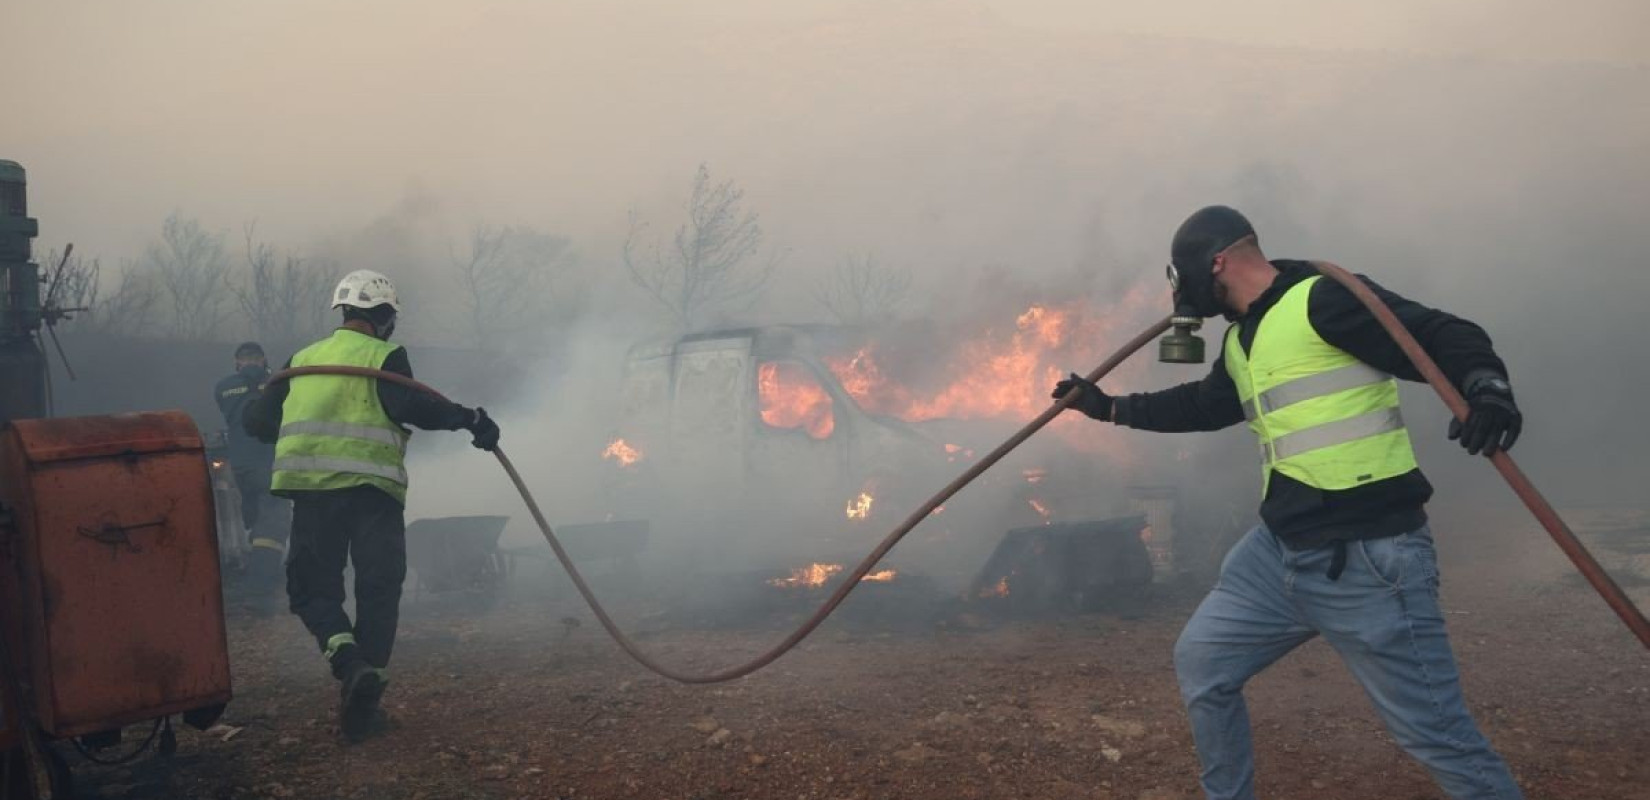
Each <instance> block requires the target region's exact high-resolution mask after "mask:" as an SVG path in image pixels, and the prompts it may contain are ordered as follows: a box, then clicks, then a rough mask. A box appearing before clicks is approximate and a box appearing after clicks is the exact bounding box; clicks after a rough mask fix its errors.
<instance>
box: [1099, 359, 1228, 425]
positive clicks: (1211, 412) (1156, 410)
mask: <svg viewBox="0 0 1650 800" xmlns="http://www.w3.org/2000/svg"><path fill="white" fill-rule="evenodd" d="M1222 341H1224V337H1222ZM1113 415H1114V421H1115V422H1116V423H1117V424H1118V425H1124V426H1127V427H1130V428H1138V429H1140V430H1143V431H1158V432H1162V433H1185V432H1188V431H1218V430H1220V429H1222V428H1229V427H1231V426H1233V425H1236V424H1238V423H1239V422H1242V421H1243V404H1242V402H1241V401H1239V400H1238V393H1237V385H1236V384H1234V383H1232V376H1231V375H1229V374H1227V372H1226V358H1225V353H1224V352H1222V354H1221V357H1219V358H1216V359H1215V363H1214V365H1213V366H1212V368H1211V369H1210V370H1209V374H1208V375H1206V376H1204V378H1203V380H1200V381H1193V382H1191V383H1183V384H1181V385H1179V386H1175V387H1171V388H1168V389H1164V390H1162V391H1158V392H1146V393H1144V394H1130V395H1124V396H1122V397H1119V398H1117V404H1116V409H1115V411H1114V412H1113Z"/></svg>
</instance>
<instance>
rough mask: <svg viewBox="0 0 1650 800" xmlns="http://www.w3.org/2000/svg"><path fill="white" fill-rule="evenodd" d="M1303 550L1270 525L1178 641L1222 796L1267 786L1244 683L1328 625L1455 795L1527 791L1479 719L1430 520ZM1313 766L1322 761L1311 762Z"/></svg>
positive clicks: (1326, 632) (1214, 789)
mask: <svg viewBox="0 0 1650 800" xmlns="http://www.w3.org/2000/svg"><path fill="white" fill-rule="evenodd" d="M1344 546H1345V547H1346V555H1345V569H1344V571H1343V572H1342V573H1341V574H1340V575H1339V577H1338V578H1337V579H1333V580H1332V579H1331V578H1330V577H1329V573H1330V566H1331V564H1332V563H1333V562H1334V561H1335V557H1334V550H1335V549H1336V546H1335V545H1327V546H1325V547H1321V548H1318V549H1314V550H1303V551H1298V552H1297V551H1292V550H1289V549H1288V548H1286V547H1284V546H1283V545H1282V544H1281V543H1280V542H1279V541H1278V540H1277V538H1276V537H1274V536H1273V535H1272V534H1271V532H1270V531H1267V530H1266V529H1265V528H1264V527H1259V528H1256V529H1254V530H1252V531H1250V532H1249V534H1248V535H1247V536H1245V537H1244V538H1243V540H1242V541H1240V542H1239V543H1238V544H1237V546H1236V547H1234V548H1232V552H1231V553H1229V554H1227V556H1226V561H1225V563H1224V564H1222V565H1221V569H1220V581H1219V583H1218V584H1217V585H1216V587H1215V589H1214V591H1212V592H1210V593H1209V596H1208V597H1207V598H1205V599H1204V600H1203V603H1202V605H1200V606H1199V607H1198V609H1197V612H1196V613H1195V614H1193V615H1192V618H1191V620H1190V621H1188V622H1187V623H1186V628H1185V630H1184V631H1182V632H1181V634H1180V640H1179V641H1178V642H1177V643H1176V644H1175V650H1174V663H1175V673H1176V674H1177V676H1178V677H1179V679H1180V694H1181V698H1182V699H1183V700H1184V701H1185V703H1186V711H1187V714H1188V716H1189V717H1190V719H1191V725H1192V736H1193V738H1194V739H1195V740H1196V742H1197V753H1198V759H1199V760H1200V761H1202V763H1203V776H1202V778H1203V790H1204V792H1205V793H1207V795H1208V796H1209V798H1210V800H1252V799H1253V798H1254V797H1255V789H1254V777H1255V761H1254V749H1253V744H1252V742H1251V740H1250V731H1249V712H1248V708H1247V707H1246V706H1245V704H1244V701H1243V686H1244V684H1245V683H1246V682H1248V680H1249V678H1251V677H1253V676H1254V675H1255V674H1256V673H1258V672H1260V671H1261V670H1262V669H1265V668H1266V667H1267V666H1268V665H1270V664H1271V663H1272V662H1274V661H1276V660H1278V659H1279V658H1281V657H1283V655H1284V654H1285V653H1288V652H1289V651H1290V650H1293V649H1295V648H1296V647H1298V646H1300V645H1301V644H1303V643H1305V642H1306V641H1307V640H1309V639H1311V638H1312V637H1314V636H1318V635H1322V636H1323V637H1324V639H1325V640H1326V641H1327V642H1329V644H1330V646H1332V647H1334V648H1335V651H1336V652H1337V653H1339V654H1340V657H1341V660H1342V661H1343V662H1344V663H1345V664H1346V665H1347V667H1348V668H1349V669H1350V670H1351V671H1352V674H1353V675H1354V676H1355V677H1356V678H1357V679H1358V682H1359V683H1361V684H1362V685H1363V688H1364V691H1365V692H1366V693H1368V695H1369V698H1370V700H1371V701H1372V702H1373V703H1374V705H1375V710H1376V711H1377V712H1379V713H1380V715H1381V719H1382V721H1383V722H1385V723H1386V728H1387V730H1388V731H1389V732H1390V733H1391V734H1392V737H1393V739H1395V740H1396V741H1397V743H1398V745H1399V746H1400V747H1402V748H1404V750H1406V751H1407V752H1408V753H1409V754H1410V755H1411V756H1412V757H1414V758H1415V759H1416V760H1417V761H1419V762H1421V765H1422V766H1424V767H1426V769H1427V770H1428V771H1429V772H1431V773H1432V777H1433V779H1434V780H1436V781H1437V782H1438V785H1439V786H1440V787H1441V788H1442V789H1443V790H1444V791H1445V792H1446V793H1448V794H1449V796H1450V797H1452V798H1456V800H1467V799H1468V798H1470V799H1471V800H1489V798H1494V799H1495V800H1517V798H1522V797H1523V795H1522V794H1521V793H1520V792H1519V789H1518V786H1517V784H1515V783H1514V782H1513V778H1512V774H1511V773H1510V772H1509V771H1508V769H1507V765H1506V763H1505V762H1503V761H1502V760H1501V758H1500V756H1498V755H1496V754H1495V751H1493V750H1492V749H1490V744H1489V741H1488V740H1486V739H1485V738H1484V735H1483V734H1482V733H1480V732H1479V730H1478V726H1477V725H1476V724H1475V723H1474V722H1473V719H1472V716H1471V715H1470V714H1469V713H1468V712H1467V708H1466V705H1465V703H1464V701H1463V700H1462V697H1461V681H1460V674H1459V672H1458V671H1457V669H1456V665H1455V655H1454V653H1453V652H1451V650H1450V644H1449V637H1448V635H1447V634H1446V633H1445V631H1444V617H1443V613H1442V612H1441V611H1440V610H1439V607H1438V562H1437V556H1436V554H1435V553H1434V551H1433V546H1432V534H1431V532H1430V531H1428V530H1427V528H1425V527H1422V528H1420V529H1419V530H1416V531H1413V532H1410V533H1406V534H1401V535H1398V536H1392V537H1387V538H1383V539H1371V540H1367V541H1358V542H1347V543H1345V545H1344ZM1302 768H1305V769H1317V767H1316V766H1314V765H1307V764H1303V765H1302Z"/></svg>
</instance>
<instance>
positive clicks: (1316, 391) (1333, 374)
mask: <svg viewBox="0 0 1650 800" xmlns="http://www.w3.org/2000/svg"><path fill="white" fill-rule="evenodd" d="M1391 378H1392V376H1391V375H1388V374H1386V373H1385V372H1382V371H1380V370H1378V369H1376V368H1374V367H1372V366H1370V365H1368V364H1365V363H1364V362H1362V361H1359V362H1357V363H1356V364H1348V365H1346V366H1344V367H1341V368H1339V369H1332V370H1330V371H1328V372H1320V373H1318V374H1316V375H1307V376H1306V377H1304V378H1296V379H1295V380H1292V381H1290V382H1288V383H1284V384H1279V385H1277V386H1274V387H1272V388H1270V389H1267V390H1266V391H1264V392H1261V393H1260V397H1259V400H1260V403H1259V405H1260V407H1261V408H1264V409H1266V410H1267V411H1277V410H1278V409H1280V408H1285V407H1287V406H1292V405H1294V404H1296V403H1299V402H1301V401H1304V400H1311V399H1312V398H1314V397H1323V396H1324V395H1330V394H1334V393H1336V392H1344V391H1346V390H1347V389H1356V388H1358V387H1360V386H1368V385H1370V384H1372V383H1380V382H1382V381H1385V380H1390V379H1391ZM1255 405H1256V404H1255V403H1254V402H1247V403H1244V404H1243V418H1244V419H1247V420H1249V421H1250V422H1253V421H1254V420H1255V417H1256V416H1258V414H1257V413H1256V411H1255Z"/></svg>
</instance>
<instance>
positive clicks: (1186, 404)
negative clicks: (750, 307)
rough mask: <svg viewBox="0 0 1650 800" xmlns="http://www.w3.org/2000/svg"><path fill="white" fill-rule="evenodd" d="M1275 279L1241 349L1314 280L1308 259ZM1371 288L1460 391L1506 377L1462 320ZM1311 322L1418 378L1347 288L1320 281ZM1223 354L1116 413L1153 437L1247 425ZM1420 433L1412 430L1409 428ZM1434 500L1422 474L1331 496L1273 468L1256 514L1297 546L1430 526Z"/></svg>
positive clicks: (1376, 361)
mask: <svg viewBox="0 0 1650 800" xmlns="http://www.w3.org/2000/svg"><path fill="white" fill-rule="evenodd" d="M1272 263H1273V266H1276V267H1277V268H1278V277H1277V280H1275V281H1273V283H1272V285H1271V287H1269V288H1268V289H1267V290H1266V291H1265V292H1264V293H1263V294H1261V296H1260V297H1259V298H1258V299H1257V300H1256V301H1255V302H1254V304H1253V305H1251V306H1250V307H1249V312H1248V313H1247V314H1244V315H1243V316H1242V317H1239V318H1238V319H1237V320H1235V321H1234V322H1233V323H1232V324H1234V325H1236V326H1238V342H1239V344H1240V345H1241V346H1242V347H1243V348H1244V350H1245V351H1247V350H1248V349H1249V347H1250V346H1251V345H1252V344H1253V343H1254V340H1255V331H1256V329H1257V328H1258V327H1259V323H1260V320H1261V317H1263V316H1265V314H1266V312H1267V311H1268V310H1269V309H1271V308H1272V306H1273V305H1275V304H1277V302H1278V299H1279V298H1281V297H1283V295H1284V293H1285V292H1287V291H1288V290H1289V289H1290V288H1291V287H1293V286H1294V285H1295V284H1297V283H1300V282H1301V281H1303V280H1306V279H1307V278H1310V277H1312V276H1313V275H1316V274H1318V272H1317V270H1316V269H1315V268H1313V266H1312V265H1311V264H1310V263H1308V262H1305V261H1281V260H1280V261H1274V262H1272ZM1358 277H1359V279H1360V280H1362V281H1363V282H1364V283H1365V285H1367V286H1369V288H1371V289H1373V290H1374V291H1375V294H1376V295H1378V296H1379V297H1380V298H1381V300H1383V301H1384V302H1385V303H1386V304H1387V305H1388V306H1390V307H1391V308H1392V311H1393V313H1394V314H1395V315H1396V316H1397V317H1398V320H1399V321H1400V322H1402V323H1403V324H1404V327H1405V328H1406V329H1407V330H1408V331H1409V332H1410V334H1411V335H1413V336H1414V337H1415V339H1416V341H1418V342H1420V344H1421V347H1422V349H1424V350H1425V351H1426V352H1427V355H1429V356H1431V357H1432V359H1433V360H1434V361H1436V362H1438V367H1439V368H1440V369H1442V370H1443V372H1444V375H1445V376H1446V377H1448V378H1449V380H1450V382H1451V383H1453V384H1455V386H1456V387H1457V388H1464V387H1465V386H1466V384H1467V383H1468V378H1469V376H1474V377H1476V374H1477V373H1480V372H1484V371H1488V372H1493V373H1495V374H1498V375H1500V376H1502V377H1506V375H1507V367H1506V365H1505V364H1503V363H1502V362H1501V359H1500V357H1498V356H1497V355H1496V354H1495V349H1494V347H1493V346H1492V345H1491V343H1490V337H1489V335H1488V334H1486V333H1484V329H1483V328H1480V327H1478V326H1477V325H1474V324H1473V323H1471V322H1468V321H1466V320H1464V319H1461V318H1460V317H1457V316H1454V315H1452V314H1447V313H1445V312H1443V311H1438V310H1436V309H1431V308H1427V307H1426V306H1423V305H1421V304H1420V303H1417V302H1414V301H1412V300H1407V299H1405V298H1403V297H1400V296H1398V295H1396V294H1393V293H1392V292H1389V291H1387V290H1386V289H1383V288H1381V287H1380V286H1377V285H1376V284H1375V282H1374V281H1371V280H1369V279H1368V278H1366V277H1364V276H1362V275H1360V276H1358ZM1307 318H1308V319H1309V320H1310V321H1311V323H1312V327H1313V329H1314V330H1316V331H1317V333H1318V335H1319V336H1321V337H1323V340H1324V341H1325V342H1328V343H1329V344H1331V345H1333V346H1335V347H1338V348H1340V349H1342V350H1345V351H1346V352H1347V353H1349V354H1350V355H1352V356H1353V357H1354V358H1357V359H1358V360H1359V361H1362V362H1364V363H1366V364H1369V365H1370V366H1372V367H1375V368H1377V369H1380V370H1383V371H1385V372H1389V373H1391V374H1393V375H1395V376H1397V377H1399V378H1402V379H1404V380H1408V381H1420V380H1422V378H1421V374H1420V372H1419V371H1417V370H1416V369H1415V366H1414V365H1413V364H1411V363H1410V361H1409V359H1408V358H1407V357H1406V356H1404V353H1403V351H1402V350H1401V349H1399V347H1398V344H1397V343H1396V342H1394V341H1393V340H1392V337H1390V336H1388V335H1387V333H1386V331H1385V329H1383V328H1382V327H1381V325H1380V323H1379V322H1378V321H1376V319H1375V316H1374V315H1373V314H1371V313H1369V310H1368V309H1366V308H1364V306H1363V304H1362V303H1360V302H1358V299H1357V298H1356V297H1354V296H1353V295H1352V293H1351V292H1350V291H1348V290H1347V289H1346V287H1344V286H1341V285H1340V284H1338V283H1336V282H1335V281H1334V280H1333V279H1327V278H1326V279H1324V280H1321V281H1318V282H1317V283H1316V284H1315V285H1313V287H1312V293H1311V296H1310V297H1309V298H1308V299H1307ZM1221 341H1222V348H1223V349H1222V354H1221V357H1220V358H1217V359H1215V362H1214V367H1213V369H1211V370H1210V371H1209V375H1208V377H1205V378H1204V379H1203V380H1201V381H1196V382H1193V383H1186V384H1181V385H1180V386H1176V387H1173V388H1170V389H1165V390H1163V391H1160V392H1148V393H1145V394H1131V395H1126V396H1123V397H1119V398H1117V409H1116V412H1115V414H1114V417H1115V421H1116V422H1117V424H1119V425H1126V426H1128V427H1131V428H1139V429H1141V430H1149V431H1168V432H1182V431H1213V430H1219V429H1221V428H1226V427H1229V426H1232V425H1236V424H1238V423H1240V422H1243V406H1242V403H1241V401H1239V400H1238V393H1237V386H1236V384H1234V383H1233V382H1232V376H1231V375H1229V374H1228V373H1227V372H1226V363H1225V362H1226V359H1225V353H1224V342H1225V338H1224V337H1222V340H1221ZM1411 435H1414V432H1413V431H1412V432H1411ZM1431 497H1432V484H1431V483H1429V482H1428V481H1427V479H1426V476H1425V475H1422V474H1421V470H1419V469H1416V470H1413V471H1410V472H1407V473H1405V474H1403V475H1399V476H1397V477H1395V478H1390V479H1388V480H1384V481H1380V482H1377V483H1372V484H1369V485H1366V486H1358V487H1355V488H1352V489H1345V490H1339V491H1329V490H1321V489H1316V488H1313V487H1311V486H1307V485H1306V484H1304V483H1301V482H1300V481H1297V480H1294V479H1293V478H1290V477H1288V476H1285V475H1283V474H1280V473H1277V472H1273V473H1272V479H1271V482H1270V486H1269V488H1268V490H1267V494H1266V497H1265V498H1264V500H1263V501H1262V502H1261V507H1260V516H1261V519H1262V520H1264V521H1265V523H1266V527H1267V528H1268V529H1270V530H1271V531H1272V533H1274V534H1276V535H1277V536H1278V537H1279V538H1280V539H1282V540H1283V542H1284V543H1285V544H1287V545H1288V546H1289V547H1291V548H1293V549H1297V550H1300V549H1308V548H1312V547H1318V546H1321V545H1323V544H1325V543H1327V542H1331V541H1334V540H1336V539H1373V538H1380V537H1383V536H1393V535H1396V534H1399V533H1404V532H1406V531H1411V530H1414V529H1416V528H1418V527H1420V526H1421V524H1423V523H1424V522H1426V512H1425V511H1424V510H1423V506H1424V505H1425V504H1426V502H1427V500H1429V499H1431Z"/></svg>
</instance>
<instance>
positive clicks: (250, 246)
mask: <svg viewBox="0 0 1650 800" xmlns="http://www.w3.org/2000/svg"><path fill="white" fill-rule="evenodd" d="M243 231H244V232H245V234H246V265H247V272H246V274H245V276H243V278H242V280H241V281H240V282H239V283H237V284H233V285H231V287H230V289H231V291H233V292H234V294H235V299H236V300H237V301H238V302H239V303H240V307H241V311H242V312H243V313H245V314H246V318H247V320H248V321H249V323H250V325H251V327H252V334H253V335H254V336H256V337H258V338H259V339H261V340H263V341H265V342H279V343H297V342H301V341H304V340H306V339H309V338H312V337H313V336H314V335H316V334H317V333H319V332H320V331H321V330H322V328H323V327H324V325H323V319H324V317H325V313H326V309H327V300H328V298H329V297H330V292H331V289H332V284H331V280H332V278H333V273H334V272H336V271H337V265H335V264H334V263H332V262H331V261H327V260H324V259H320V260H317V259H306V258H303V257H302V256H299V255H297V254H295V253H277V252H276V250H275V248H274V247H273V246H271V245H270V244H269V243H267V242H259V241H256V239H255V238H254V234H255V233H256V231H257V223H256V222H248V223H247V224H246V225H245V227H244V228H243Z"/></svg>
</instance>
